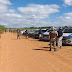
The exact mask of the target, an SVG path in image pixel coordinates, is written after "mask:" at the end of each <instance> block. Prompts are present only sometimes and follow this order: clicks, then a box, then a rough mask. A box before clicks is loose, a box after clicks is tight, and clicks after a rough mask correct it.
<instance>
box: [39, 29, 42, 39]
mask: <svg viewBox="0 0 72 72" xmlns="http://www.w3.org/2000/svg"><path fill="white" fill-rule="evenodd" d="M41 34H42V30H41V28H40V30H39V40H41Z"/></svg>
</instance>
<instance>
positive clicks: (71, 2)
mask: <svg viewBox="0 0 72 72" xmlns="http://www.w3.org/2000/svg"><path fill="white" fill-rule="evenodd" d="M63 1H64V4H66V5H69V6H71V5H72V0H63Z"/></svg>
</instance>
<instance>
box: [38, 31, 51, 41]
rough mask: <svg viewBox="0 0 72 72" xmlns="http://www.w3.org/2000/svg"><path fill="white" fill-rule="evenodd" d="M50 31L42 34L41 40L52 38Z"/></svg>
mask: <svg viewBox="0 0 72 72" xmlns="http://www.w3.org/2000/svg"><path fill="white" fill-rule="evenodd" d="M49 31H50V30H47V31H46V32H44V33H43V34H41V35H40V36H39V37H40V38H39V40H50V37H49Z"/></svg>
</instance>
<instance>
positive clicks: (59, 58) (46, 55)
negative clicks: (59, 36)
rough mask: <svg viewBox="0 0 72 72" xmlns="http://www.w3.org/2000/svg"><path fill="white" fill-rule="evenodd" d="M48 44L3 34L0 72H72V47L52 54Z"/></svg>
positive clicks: (63, 48)
mask: <svg viewBox="0 0 72 72" xmlns="http://www.w3.org/2000/svg"><path fill="white" fill-rule="evenodd" d="M48 50H49V42H43V41H38V39H32V38H29V39H26V38H25V37H23V36H21V39H18V40H17V39H16V35H15V34H13V33H4V34H2V36H1V39H0V72H72V46H63V47H62V49H57V51H56V52H54V49H52V51H51V52H50V51H48Z"/></svg>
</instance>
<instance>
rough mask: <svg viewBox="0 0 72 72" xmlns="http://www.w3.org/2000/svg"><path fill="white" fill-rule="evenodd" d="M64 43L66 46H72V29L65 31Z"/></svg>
mask: <svg viewBox="0 0 72 72" xmlns="http://www.w3.org/2000/svg"><path fill="white" fill-rule="evenodd" d="M62 42H63V44H65V45H67V44H68V45H72V28H66V29H64V31H63V39H62Z"/></svg>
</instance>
